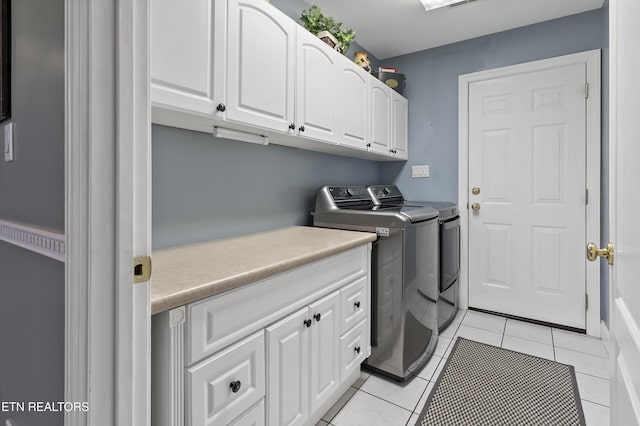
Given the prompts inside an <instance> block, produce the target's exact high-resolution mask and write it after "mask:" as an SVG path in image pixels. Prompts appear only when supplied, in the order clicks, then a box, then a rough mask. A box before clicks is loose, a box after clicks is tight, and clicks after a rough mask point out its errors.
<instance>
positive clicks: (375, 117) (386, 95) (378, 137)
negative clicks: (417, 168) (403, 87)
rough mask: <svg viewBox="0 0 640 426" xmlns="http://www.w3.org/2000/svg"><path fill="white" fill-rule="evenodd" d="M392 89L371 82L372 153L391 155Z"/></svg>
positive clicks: (376, 82)
mask: <svg viewBox="0 0 640 426" xmlns="http://www.w3.org/2000/svg"><path fill="white" fill-rule="evenodd" d="M390 150H391V89H390V88H389V87H388V86H387V85H386V84H384V83H383V82H381V81H380V80H377V79H372V80H371V151H374V152H378V153H380V154H387V155H389V154H391V152H390Z"/></svg>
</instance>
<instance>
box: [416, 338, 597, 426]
mask: <svg viewBox="0 0 640 426" xmlns="http://www.w3.org/2000/svg"><path fill="white" fill-rule="evenodd" d="M585 424H586V423H585V420H584V413H583V411H582V404H581V402H580V395H579V393H578V386H577V383H576V374H575V371H574V368H573V367H572V366H570V365H565V364H560V363H558V362H555V361H549V360H547V359H544V358H538V357H535V356H531V355H526V354H523V353H520V352H514V351H510V350H508V349H502V348H498V347H495V346H491V345H486V344H484V343H478V342H474V341H472V340H467V339H463V338H461V337H458V339H457V340H456V342H455V344H454V347H453V350H452V351H451V355H450V356H449V359H448V360H447V362H446V364H445V366H444V369H443V371H442V373H441V374H440V377H438V380H437V381H436V384H435V386H434V387H433V390H432V391H431V393H430V394H429V398H428V399H427V402H426V404H425V406H424V408H423V410H422V413H421V414H420V417H419V418H418V422H417V423H416V426H427V425H429V426H448V425H455V426H462V425H469V426H480V425H488V426H489V425H490V426H498V425H504V426H514V425H518V426H521V425H522V426H524V425H563V426H564V425H585Z"/></svg>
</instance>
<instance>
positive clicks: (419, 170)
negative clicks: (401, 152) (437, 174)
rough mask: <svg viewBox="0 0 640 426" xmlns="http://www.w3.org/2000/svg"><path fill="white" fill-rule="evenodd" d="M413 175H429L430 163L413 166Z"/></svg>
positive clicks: (419, 176) (416, 176)
mask: <svg viewBox="0 0 640 426" xmlns="http://www.w3.org/2000/svg"><path fill="white" fill-rule="evenodd" d="M411 177H414V178H426V177H429V165H428V164H423V165H419V166H411Z"/></svg>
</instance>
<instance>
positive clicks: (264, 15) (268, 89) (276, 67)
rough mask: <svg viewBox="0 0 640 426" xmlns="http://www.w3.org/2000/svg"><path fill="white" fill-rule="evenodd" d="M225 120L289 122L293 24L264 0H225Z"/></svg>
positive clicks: (277, 125) (280, 126) (283, 127)
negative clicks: (226, 20)
mask: <svg viewBox="0 0 640 426" xmlns="http://www.w3.org/2000/svg"><path fill="white" fill-rule="evenodd" d="M228 8H229V19H228V35H227V37H228V42H227V49H228V50H227V52H228V55H227V58H228V64H227V65H228V66H227V108H226V118H227V119H228V120H230V121H235V122H240V123H245V124H249V125H253V126H259V127H262V128H265V129H271V130H276V131H279V132H283V133H286V132H288V131H290V130H289V126H290V125H291V124H293V123H294V87H295V74H294V72H295V68H294V65H295V32H296V24H295V22H294V21H293V20H291V19H290V18H289V17H288V16H286V15H285V14H283V13H282V12H280V11H279V10H277V9H276V8H274V7H273V6H271V5H270V4H269V3H268V2H266V1H264V0H230V1H229V6H228Z"/></svg>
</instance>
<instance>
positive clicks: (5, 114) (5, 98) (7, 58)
mask: <svg viewBox="0 0 640 426" xmlns="http://www.w3.org/2000/svg"><path fill="white" fill-rule="evenodd" d="M0 13H1V14H2V16H0V38H1V40H0V121H4V120H6V119H7V118H9V117H10V116H11V0H0Z"/></svg>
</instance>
